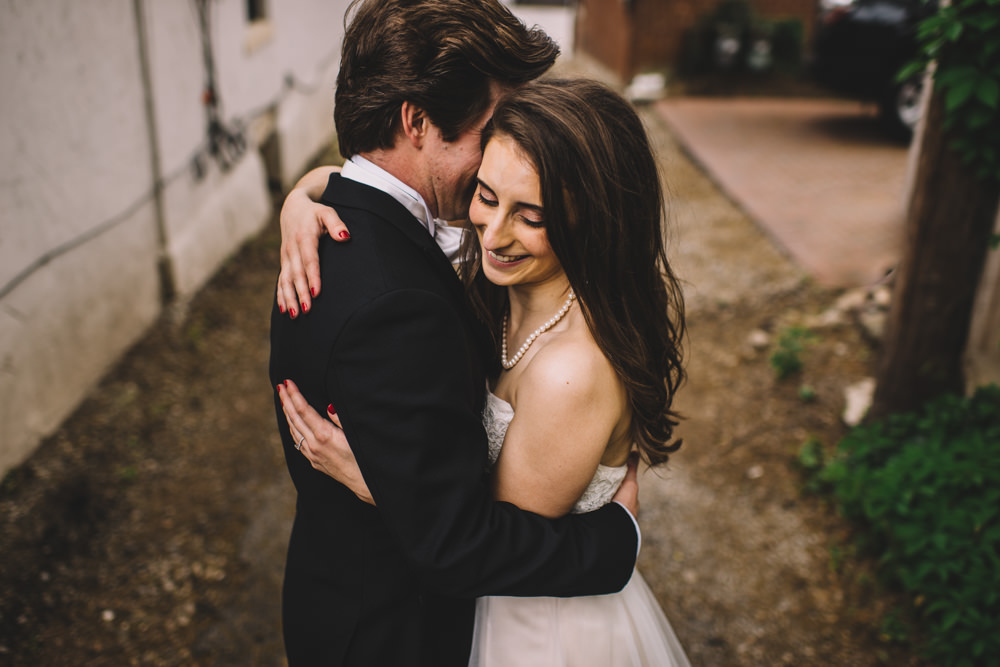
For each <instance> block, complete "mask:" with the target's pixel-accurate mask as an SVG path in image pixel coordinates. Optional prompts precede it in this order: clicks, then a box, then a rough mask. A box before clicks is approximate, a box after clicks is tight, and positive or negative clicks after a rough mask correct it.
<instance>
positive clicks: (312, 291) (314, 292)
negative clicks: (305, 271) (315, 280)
mask: <svg viewBox="0 0 1000 667" xmlns="http://www.w3.org/2000/svg"><path fill="white" fill-rule="evenodd" d="M309 293H310V294H312V295H313V298H314V299H315V298H316V288H315V287H310V288H309Z"/></svg>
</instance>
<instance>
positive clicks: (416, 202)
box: [340, 155, 437, 236]
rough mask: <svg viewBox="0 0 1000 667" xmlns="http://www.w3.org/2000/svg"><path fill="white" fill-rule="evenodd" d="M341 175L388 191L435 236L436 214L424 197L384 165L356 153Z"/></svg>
mask: <svg viewBox="0 0 1000 667" xmlns="http://www.w3.org/2000/svg"><path fill="white" fill-rule="evenodd" d="M340 175H341V177H343V178H348V179H350V180H352V181H357V182H358V183H362V184H364V185H370V186H371V187H373V188H375V189H376V190H381V191H382V192H384V193H386V194H387V195H389V196H390V197H392V198H393V199H395V200H396V201H398V202H399V203H400V204H402V205H403V206H404V207H405V208H406V210H407V211H409V212H410V213H411V214H412V215H413V217H414V218H416V219H417V220H418V221H420V224H421V225H423V226H424V227H425V228H426V229H427V231H428V232H430V234H431V236H434V232H435V229H436V228H437V226H436V225H435V224H434V216H432V215H431V210H430V209H429V208H427V203H426V202H425V201H424V198H423V197H421V196H420V195H419V194H418V193H417V191H416V190H414V189H413V188H411V187H410V186H409V185H407V184H406V183H404V182H403V181H401V180H399V179H398V178H396V177H395V176H393V175H392V174H390V173H389V172H387V171H386V170H385V169H383V168H382V167H380V166H378V165H377V164H375V163H374V162H372V161H370V160H368V159H366V158H363V157H361V156H360V155H355V156H354V157H352V158H351V159H350V160H348V161H347V162H346V163H344V168H343V170H342V171H341V172H340Z"/></svg>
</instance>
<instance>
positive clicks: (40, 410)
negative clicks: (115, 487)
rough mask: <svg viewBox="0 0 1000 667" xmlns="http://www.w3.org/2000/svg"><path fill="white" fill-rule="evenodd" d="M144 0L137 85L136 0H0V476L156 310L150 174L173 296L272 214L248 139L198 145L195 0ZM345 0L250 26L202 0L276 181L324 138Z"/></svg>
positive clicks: (318, 0)
mask: <svg viewBox="0 0 1000 667" xmlns="http://www.w3.org/2000/svg"><path fill="white" fill-rule="evenodd" d="M140 2H141V7H142V8H143V10H144V13H145V27H146V29H145V36H146V45H147V49H148V54H149V70H150V81H151V84H150V85H149V86H148V87H146V86H145V83H144V77H143V73H142V70H141V67H140V58H139V52H140V42H141V40H140V33H139V30H138V28H137V21H136V13H135V11H134V10H135V6H136V5H135V1H134V0H94V1H93V2H80V1H78V0H46V2H37V1H35V0H0V80H2V81H3V83H4V94H3V95H2V96H0V119H2V120H3V123H0V154H2V155H3V156H4V157H5V160H4V161H3V164H2V166H0V379H2V383H0V474H3V473H4V472H6V470H8V469H9V468H10V467H12V466H14V465H16V464H18V463H20V462H21V461H22V460H23V459H24V458H25V457H26V456H27V455H28V454H30V452H31V451H32V450H33V449H34V447H35V446H36V445H37V444H38V442H39V441H40V440H41V439H42V438H43V437H45V436H46V435H48V434H50V433H51V432H53V431H54V430H55V429H56V428H57V427H58V425H59V424H60V423H61V421H62V420H63V419H64V418H65V417H66V416H67V415H68V414H69V413H70V412H71V411H72V410H73V409H75V407H76V406H77V405H78V404H79V402H80V401H81V400H82V398H83V397H84V396H85V395H86V393H87V392H88V391H90V389H91V388H92V387H93V386H94V385H95V384H96V383H97V381H98V380H99V379H100V378H101V376H102V375H103V374H104V373H106V372H107V370H108V369H109V368H110V366H111V365H112V364H113V363H114V362H115V361H117V359H118V358H119V357H120V356H121V354H122V353H123V352H124V351H125V350H126V349H128V347H130V346H131V345H132V344H133V343H134V342H135V341H136V340H137V339H138V338H139V337H140V336H141V335H142V334H143V333H144V332H145V331H146V330H147V329H148V328H149V326H151V325H152V324H153V323H154V322H155V321H156V320H157V317H158V316H159V314H160V312H161V310H162V306H163V304H162V303H161V300H160V285H159V278H158V269H157V260H158V257H159V253H160V251H161V246H160V242H159V239H158V232H157V226H158V221H157V213H156V207H155V205H154V198H153V193H154V186H155V178H154V177H155V174H156V173H157V172H158V173H159V174H160V176H161V178H162V179H163V180H162V183H161V184H162V195H163V196H162V202H163V207H162V211H163V216H162V223H163V229H164V231H165V236H166V239H165V246H164V247H165V250H166V252H167V253H168V255H169V257H170V260H171V264H172V267H173V272H174V275H175V278H176V284H175V287H176V289H177V290H178V292H179V295H180V298H181V299H183V298H187V297H188V296H190V295H191V294H193V293H194V292H196V291H197V290H198V289H199V288H200V287H201V286H202V285H203V284H204V282H205V281H206V280H208V278H210V277H211V275H212V274H213V273H214V272H215V270H216V269H217V268H218V266H219V264H220V262H222V261H223V260H224V259H225V258H226V257H227V256H228V255H229V254H231V253H232V252H233V250H234V249H235V248H237V247H238V246H239V245H240V244H241V243H242V242H243V241H244V240H246V238H247V237H248V236H250V235H252V234H253V233H255V232H256V231H257V230H259V229H261V227H262V226H263V225H264V224H265V223H266V222H267V221H268V220H269V219H270V216H271V213H272V211H271V200H270V195H269V192H268V187H267V178H268V174H266V173H265V167H264V161H263V160H262V159H261V156H260V155H259V154H258V152H257V150H256V148H257V147H256V146H253V145H249V146H248V150H247V152H246V153H245V154H244V155H243V156H242V157H241V158H240V159H239V160H238V161H236V163H235V164H233V165H232V167H231V168H230V169H228V170H222V169H221V168H220V167H219V166H218V165H217V164H216V163H215V162H214V161H213V160H212V159H211V158H210V157H208V156H207V155H206V154H205V151H204V149H205V146H206V143H205V139H206V115H205V107H204V106H203V103H202V93H203V87H204V82H205V66H204V61H203V58H202V45H201V37H200V32H199V23H198V13H197V10H196V3H195V0H175V1H174V2H162V1H160V0H140ZM347 4H348V2H347V0H340V1H330V0H281V1H280V2H270V3H268V5H269V10H270V11H271V14H270V16H269V17H268V21H267V22H266V25H264V26H261V25H256V26H250V25H248V23H247V21H246V17H245V15H244V11H245V7H246V3H245V0H209V2H208V6H209V8H210V12H211V13H210V17H211V27H212V32H211V35H212V48H213V54H214V58H215V66H216V77H217V79H216V81H217V86H218V98H219V99H220V101H221V117H222V120H223V121H224V122H225V123H226V125H227V127H231V128H232V129H233V130H234V131H238V130H239V129H240V128H241V127H245V126H246V125H247V124H248V123H251V122H252V121H253V120H254V118H255V117H256V116H257V115H258V114H263V115H264V117H269V118H273V119H275V122H272V123H271V124H270V125H272V126H274V127H275V128H276V129H277V131H278V133H279V135H280V136H279V141H278V146H279V148H280V154H281V164H280V172H281V173H280V174H278V175H276V176H277V177H278V178H279V179H280V180H281V181H282V182H284V183H286V184H288V183H290V182H292V181H293V180H294V179H295V178H296V177H297V176H298V174H300V173H301V171H302V169H303V168H304V167H305V165H306V164H307V162H308V160H309V159H311V157H312V156H313V155H315V154H316V153H317V152H318V151H319V150H321V149H322V148H323V147H324V146H325V145H326V144H327V143H328V142H329V140H330V138H331V136H332V132H333V122H332V105H333V81H334V78H335V73H336V70H337V66H338V64H339V63H338V59H337V56H338V54H339V45H340V40H341V37H342V32H343V14H344V11H345V9H346V7H347ZM262 28H263V30H262ZM289 84H291V85H289ZM146 91H148V92H149V93H150V94H151V96H152V100H153V109H154V117H155V133H151V130H150V125H149V123H148V122H147V116H146V113H145V107H144V93H145V92H146ZM265 125H266V124H265ZM153 137H155V138H153ZM248 138H249V135H248ZM154 148H155V150H154ZM157 153H158V155H159V161H158V162H157V164H156V166H157V169H154V163H153V156H154V154H157ZM196 159H197V161H198V162H199V163H200V164H201V165H202V166H203V167H205V168H204V169H203V171H202V173H201V175H200V176H199V175H196V173H195V170H194V169H192V163H193V162H194V161H195V160H196Z"/></svg>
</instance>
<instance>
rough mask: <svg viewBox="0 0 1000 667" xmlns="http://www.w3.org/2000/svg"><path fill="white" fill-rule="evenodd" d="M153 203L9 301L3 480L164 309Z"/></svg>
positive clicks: (0, 423)
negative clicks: (157, 258) (161, 298)
mask: <svg viewBox="0 0 1000 667" xmlns="http://www.w3.org/2000/svg"><path fill="white" fill-rule="evenodd" d="M154 230H155V226H154V222H153V207H152V204H149V205H147V206H144V207H143V208H141V209H140V210H139V211H137V212H136V213H135V215H133V216H132V218H131V219H130V220H127V221H125V222H124V223H123V224H121V225H119V226H117V227H115V228H114V229H112V230H110V231H108V232H107V233H105V234H103V235H101V236H98V237H96V238H95V239H93V240H91V241H90V242H88V243H87V244H85V245H83V246H81V247H80V248H77V249H76V250H74V251H71V252H69V253H67V254H65V255H62V256H60V257H58V258H57V259H55V260H53V261H52V262H51V263H50V264H49V265H47V266H46V270H44V271H37V272H35V273H34V274H32V275H31V276H30V277H29V278H28V279H27V280H25V281H24V282H23V283H22V284H21V285H19V286H18V287H17V289H15V290H14V291H13V292H11V293H10V294H9V295H7V297H6V298H5V299H4V300H3V301H2V302H0V350H3V353H2V354H3V356H2V358H0V376H2V379H3V386H4V387H5V389H4V391H3V396H2V400H0V474H4V473H6V471H7V470H9V469H10V468H12V467H13V466H16V465H18V464H19V463H21V462H22V461H23V460H24V459H25V458H27V456H28V455H29V454H31V452H32V451H33V450H34V449H35V447H36V446H37V445H38V443H39V442H40V441H41V440H42V439H43V438H45V437H46V436H48V435H51V434H52V433H53V432H54V431H55V430H56V429H57V428H58V427H59V425H60V424H61V423H62V421H63V420H64V419H65V418H66V417H67V416H69V414H70V413H72V412H73V410H75V409H76V407H77V406H78V405H79V404H80V401H82V400H83V398H84V397H85V396H86V395H87V393H88V392H89V391H90V390H91V389H92V388H93V386H94V384H95V383H96V382H97V381H98V380H99V379H100V378H101V377H102V376H103V375H104V374H105V373H107V371H108V369H109V368H111V366H112V365H113V364H114V363H115V362H116V361H117V360H118V359H119V357H120V356H121V355H122V353H123V352H125V351H126V350H127V349H128V348H129V347H131V346H132V344H133V343H135V341H136V340H138V339H139V338H141V337H142V335H143V334H144V333H145V332H146V330H147V329H148V328H149V326H150V325H151V324H152V323H153V322H154V321H155V320H156V318H157V316H158V315H159V313H160V288H159V277H158V275H157V269H156V266H157V264H156V256H157V254H156V234H155V231H154Z"/></svg>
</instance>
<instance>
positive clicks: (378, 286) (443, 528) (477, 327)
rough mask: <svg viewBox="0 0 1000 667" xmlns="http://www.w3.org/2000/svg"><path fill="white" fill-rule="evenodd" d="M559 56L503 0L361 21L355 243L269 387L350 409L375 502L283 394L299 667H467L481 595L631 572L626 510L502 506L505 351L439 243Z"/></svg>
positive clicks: (412, 0)
mask: <svg viewBox="0 0 1000 667" xmlns="http://www.w3.org/2000/svg"><path fill="white" fill-rule="evenodd" d="M557 53H558V49H557V47H556V46H555V45H554V44H553V43H552V42H551V40H549V38H548V37H547V36H545V35H544V33H542V32H541V31H529V30H527V29H526V28H525V27H524V26H523V25H522V24H521V23H520V22H519V21H517V19H515V18H514V17H513V16H512V15H511V14H510V13H509V12H508V11H507V10H506V8H504V7H503V6H502V5H500V4H499V3H498V2H497V1H496V0H366V1H365V2H363V3H362V4H361V5H360V6H359V8H357V10H356V12H355V14H354V18H353V20H352V22H351V24H350V26H349V28H348V30H347V33H346V35H345V39H344V48H343V54H342V60H341V69H340V74H339V76H338V82H337V84H338V86H337V94H336V110H335V118H336V123H337V133H338V139H339V141H340V148H341V152H342V153H343V154H344V155H345V157H348V158H350V161H349V162H348V163H347V164H346V165H345V167H344V170H343V172H342V174H339V175H338V174H334V175H332V176H331V177H330V179H329V184H328V186H327V188H326V191H325V193H324V195H323V202H324V203H325V204H327V205H329V206H332V207H333V208H334V209H336V211H337V213H338V214H339V215H340V217H341V218H342V219H343V220H344V222H345V223H347V225H348V227H349V229H350V233H351V240H350V242H349V243H336V242H334V241H333V240H331V239H329V238H328V237H324V239H323V240H322V242H321V246H320V270H321V274H322V276H323V280H324V282H325V283H326V285H327V288H326V290H325V291H324V294H323V296H322V298H318V299H316V300H314V302H313V304H312V309H311V310H310V312H309V314H308V316H307V317H299V318H297V319H291V318H288V317H285V316H284V314H283V313H281V312H279V309H278V307H277V306H275V309H274V311H273V313H272V320H271V365H270V377H271V381H272V384H274V385H277V384H278V383H281V382H283V381H284V380H286V379H292V380H294V381H295V382H296V384H297V385H298V387H299V388H300V390H301V391H302V393H303V395H304V397H305V398H306V400H308V402H309V403H310V405H312V406H313V408H315V409H316V410H317V411H320V412H321V413H322V411H323V410H325V409H326V407H327V405H328V404H333V405H335V406H336V407H337V410H338V414H339V416H340V418H341V421H342V424H343V428H344V432H345V434H346V436H347V438H348V439H349V441H350V443H351V448H352V449H353V451H354V454H355V456H356V458H357V462H358V465H359V466H360V469H361V472H362V473H363V475H364V480H365V482H366V483H367V485H368V488H369V490H370V492H371V496H372V497H373V498H374V500H375V503H376V506H374V507H373V506H371V505H368V504H366V503H364V502H361V501H360V500H358V498H357V497H355V495H354V494H353V493H352V492H351V491H350V490H348V489H347V488H346V487H345V486H342V485H341V484H339V483H338V482H336V481H334V480H333V479H332V478H330V477H328V476H326V475H325V474H323V473H322V472H320V471H318V470H315V469H313V468H312V467H311V465H310V464H309V462H308V460H307V459H306V458H305V457H304V456H302V455H301V454H300V452H298V451H297V449H296V445H297V444H298V443H296V442H295V440H294V439H293V437H292V435H291V433H290V430H289V428H288V426H287V423H286V421H285V419H284V416H283V415H282V412H281V406H280V398H279V397H278V396H277V395H276V400H275V406H276V410H277V413H278V423H279V429H280V431H281V437H282V442H283V446H284V451H285V457H286V461H287V464H288V469H289V472H290V474H291V477H292V480H293V482H294V483H295V487H296V489H297V491H298V501H297V506H296V517H295V524H294V526H293V529H292V536H291V540H290V544H289V550H288V559H287V563H286V572H285V588H284V594H283V604H282V607H283V621H284V634H285V645H286V651H287V654H288V659H289V664H291V665H293V666H295V665H436V666H439V665H463V666H464V665H465V664H467V661H468V653H469V647H470V642H471V628H472V621H473V614H474V598H475V597H477V596H480V595H487V594H493V595H522V596H524V595H546V596H574V595H595V594H604V593H610V592H614V591H617V590H619V589H621V588H622V587H623V586H624V584H625V583H626V582H627V581H628V579H629V577H630V575H631V572H632V568H633V566H634V563H635V557H636V553H637V550H638V534H637V528H636V526H635V522H634V518H633V517H632V516H631V515H630V513H629V512H628V511H627V510H625V509H624V507H623V506H622V505H618V504H614V503H613V504H611V505H608V506H607V507H605V508H602V509H601V510H598V511H596V512H592V513H590V514H585V515H575V516H570V517H565V518H562V519H557V520H548V519H544V518H543V517H540V516H538V515H534V514H531V513H528V512H524V511H521V510H519V509H518V508H516V507H514V506H513V505H510V504H507V503H499V502H494V501H493V499H492V496H491V490H490V484H489V479H488V475H487V446H486V435H485V433H484V431H483V427H482V423H481V409H482V404H483V399H484V392H485V387H486V383H485V376H486V373H487V371H488V370H489V369H491V368H492V367H493V365H495V363H496V352H495V345H494V344H493V342H492V338H491V337H490V335H489V333H488V332H486V331H484V330H483V329H482V326H481V324H480V323H479V322H478V321H477V320H476V319H475V318H474V316H473V315H472V314H471V312H470V310H469V309H468V308H467V305H466V303H465V299H464V294H463V288H462V285H461V283H460V281H459V280H458V278H457V276H456V274H455V272H454V270H453V267H452V265H451V264H450V262H449V261H448V258H447V257H446V255H445V253H444V252H443V251H442V249H441V246H448V245H449V242H448V241H447V240H446V239H447V238H448V237H449V236H450V234H451V233H452V232H451V231H450V230H449V229H447V227H446V225H444V224H442V223H441V222H440V219H445V220H449V219H459V218H464V217H465V216H466V213H467V208H468V203H469V198H470V197H471V194H472V186H473V179H474V176H475V173H476V170H477V168H478V166H479V161H480V159H481V153H480V147H479V131H480V130H481V128H482V126H483V125H484V124H485V122H486V120H487V119H488V118H489V116H490V114H491V112H492V108H493V105H494V103H495V100H496V98H497V96H498V95H499V94H500V92H502V90H503V89H505V88H509V87H512V86H516V85H518V84H520V83H523V82H525V81H528V80H530V79H533V78H535V77H537V76H538V75H539V74H541V73H542V72H544V71H545V70H546V69H547V68H548V67H549V66H550V65H551V64H552V62H553V61H554V59H555V57H556V55H557Z"/></svg>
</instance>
